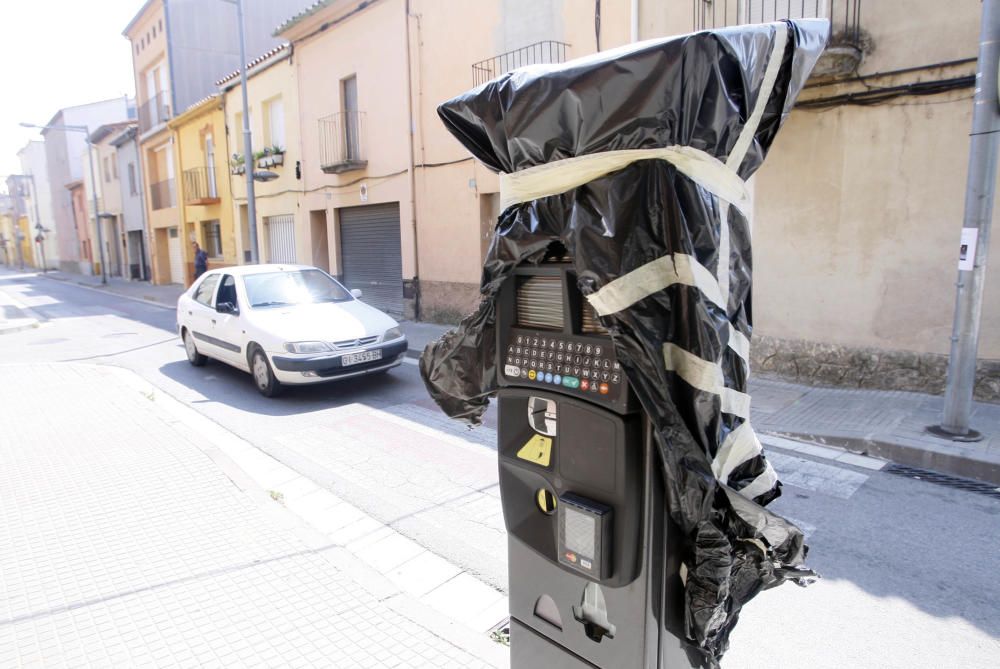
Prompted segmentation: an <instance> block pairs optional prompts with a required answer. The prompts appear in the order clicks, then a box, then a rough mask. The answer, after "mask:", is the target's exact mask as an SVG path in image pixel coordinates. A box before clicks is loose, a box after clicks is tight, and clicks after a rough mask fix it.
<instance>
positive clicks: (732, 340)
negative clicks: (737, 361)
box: [729, 323, 750, 366]
mask: <svg viewBox="0 0 1000 669" xmlns="http://www.w3.org/2000/svg"><path fill="white" fill-rule="evenodd" d="M729 348H731V349H733V351H734V352H735V353H736V355H738V356H740V357H741V358H743V362H745V363H747V366H749V365H750V340H749V339H747V336H746V335H745V334H743V333H742V332H740V331H739V330H737V329H736V328H734V327H733V324H732V323H730V324H729Z"/></svg>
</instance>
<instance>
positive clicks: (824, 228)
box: [640, 0, 1000, 400]
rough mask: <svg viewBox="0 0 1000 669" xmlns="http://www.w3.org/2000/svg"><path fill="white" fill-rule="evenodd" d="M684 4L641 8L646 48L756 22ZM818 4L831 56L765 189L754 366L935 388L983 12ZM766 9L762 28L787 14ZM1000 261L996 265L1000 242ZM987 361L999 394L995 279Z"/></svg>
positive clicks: (758, 224) (948, 313)
mask: <svg viewBox="0 0 1000 669" xmlns="http://www.w3.org/2000/svg"><path fill="white" fill-rule="evenodd" d="M675 4H677V5H684V6H672V7H670V8H669V9H668V8H666V7H661V6H660V3H657V2H652V0H648V1H644V2H643V3H642V4H641V7H640V25H641V32H642V37H652V36H655V35H660V34H670V33H679V32H686V31H689V30H691V29H693V28H700V27H711V26H712V25H728V24H734V23H739V22H742V21H741V19H745V18H746V17H745V15H743V16H737V15H736V14H735V13H731V14H730V15H729V16H724V15H723V13H722V12H721V9H720V11H719V13H717V14H716V15H715V16H714V17H713V16H712V14H711V12H710V11H706V12H704V13H699V14H697V15H695V14H693V13H692V6H691V4H690V3H675ZM715 4H716V5H717V7H718V8H721V7H722V5H721V4H719V3H715ZM735 4H737V3H728V5H730V6H732V5H735ZM796 4H798V3H792V5H796ZM811 4H812V3H805V6H804V8H805V10H806V12H805V15H806V16H815V15H817V14H818V15H820V16H833V39H832V41H831V47H830V48H829V49H828V50H827V53H826V55H825V57H824V59H823V60H822V61H821V63H820V66H819V67H818V68H817V73H816V74H814V76H813V78H812V79H811V80H810V82H809V84H808V86H807V87H806V89H805V90H804V91H803V94H802V95H801V96H800V99H799V103H798V105H797V107H796V109H795V111H793V112H792V114H791V116H790V118H789V119H788V121H787V123H786V125H785V127H784V128H783V130H782V131H781V133H780V134H779V135H778V138H777V141H776V142H775V144H774V146H773V147H772V150H771V153H770V155H769V156H768V159H767V161H766V162H765V163H764V165H763V167H762V168H761V170H760V171H759V172H758V173H757V175H756V176H755V177H754V179H753V182H754V191H755V208H754V216H753V229H754V289H755V292H754V300H753V307H754V310H753V317H754V339H753V343H754V345H753V357H754V359H755V360H754V362H755V369H756V370H757V371H776V372H780V373H781V374H782V375H784V376H786V377H790V378H794V379H798V380H800V381H805V382H819V383H831V382H832V383H839V384H845V385H852V386H867V387H882V388H898V389H904V390H921V391H928V392H939V391H940V390H941V389H942V388H943V384H944V381H945V376H946V375H945V368H946V364H947V355H948V352H949V348H950V336H951V327H952V317H953V314H954V305H955V280H956V278H957V276H958V255H959V236H960V229H961V227H962V215H963V201H964V194H965V182H966V174H967V167H968V165H967V164H968V155H969V137H968V135H969V131H970V128H971V127H972V96H973V79H974V75H975V71H976V56H977V53H978V35H979V21H980V12H981V10H982V5H981V3H979V2H962V3H950V4H942V3H939V2H934V1H933V0H911V2H905V3H901V2H870V1H868V2H863V1H862V0H832V1H831V2H828V3H819V7H818V9H819V11H818V12H817V11H816V8H815V7H809V5H811ZM757 5H758V6H760V5H763V14H762V16H763V18H764V19H765V20H769V19H772V18H781V17H782V16H785V15H786V14H787V9H788V7H789V5H787V4H786V3H784V2H773V1H771V2H763V3H757ZM710 6H711V3H705V5H704V7H702V8H706V7H707V8H709V9H710ZM775 9H776V10H777V11H775ZM796 9H802V7H799V8H796V7H792V11H793V17H794V12H795V10H796ZM757 11H758V10H754V14H753V16H752V18H753V19H754V20H758V19H760V18H761V15H758V14H757V13H756V12H757ZM855 68H856V69H855ZM885 89H889V90H885ZM917 93H919V95H918V94H917ZM995 211H996V210H995ZM995 225H996V223H995V222H994V226H995ZM990 255H991V256H992V257H993V258H994V259H996V258H998V257H1000V241H998V238H997V237H996V236H994V238H993V240H992V249H991V252H990ZM979 357H980V374H979V382H978V385H977V395H978V396H979V397H981V398H992V399H994V400H997V399H1000V272H996V271H993V272H992V273H990V274H987V276H986V290H985V297H984V302H983V320H982V327H981V331H980V342H979Z"/></svg>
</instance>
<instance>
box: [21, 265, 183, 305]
mask: <svg viewBox="0 0 1000 669" xmlns="http://www.w3.org/2000/svg"><path fill="white" fill-rule="evenodd" d="M37 275H38V276H41V277H45V278H47V279H53V280H56V281H67V282H70V283H75V284H77V285H80V286H85V287H87V288H94V289H97V290H105V291H107V292H109V293H115V294H117V295H121V296H123V297H129V298H132V299H135V300H143V301H145V302H151V303H153V304H158V305H160V306H163V307H169V308H171V309H173V308H175V307H176V306H177V298H178V297H180V296H181V293H183V292H184V291H185V288H184V286H181V285H180V284H175V283H171V284H165V285H154V284H152V283H150V282H148V281H129V280H127V279H122V278H119V277H113V276H109V277H108V282H107V284H102V283H101V277H100V276H87V275H85V274H70V273H68V272H60V271H59V270H50V271H48V272H46V273H45V274H42V273H41V272H38V273H37Z"/></svg>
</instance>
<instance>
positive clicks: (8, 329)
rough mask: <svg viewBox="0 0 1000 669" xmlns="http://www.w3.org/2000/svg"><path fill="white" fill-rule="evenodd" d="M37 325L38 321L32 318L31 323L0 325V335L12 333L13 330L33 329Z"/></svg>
mask: <svg viewBox="0 0 1000 669" xmlns="http://www.w3.org/2000/svg"><path fill="white" fill-rule="evenodd" d="M38 326H39V322H38V321H36V320H33V322H31V323H24V324H23V325H0V335H5V334H14V333H15V332H24V331H25V330H34V329H35V328H37V327H38Z"/></svg>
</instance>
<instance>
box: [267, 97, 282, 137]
mask: <svg viewBox="0 0 1000 669" xmlns="http://www.w3.org/2000/svg"><path fill="white" fill-rule="evenodd" d="M264 123H265V127H266V129H267V137H265V138H264V141H265V142H266V143H267V145H268V146H278V147H281V148H282V149H283V148H285V105H284V103H283V102H282V101H281V98H280V97H278V98H274V99H273V100H268V101H267V102H265V103H264Z"/></svg>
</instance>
